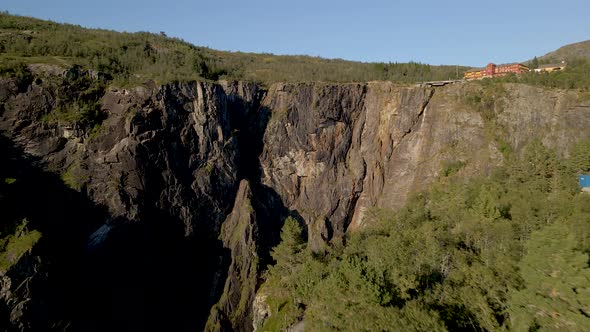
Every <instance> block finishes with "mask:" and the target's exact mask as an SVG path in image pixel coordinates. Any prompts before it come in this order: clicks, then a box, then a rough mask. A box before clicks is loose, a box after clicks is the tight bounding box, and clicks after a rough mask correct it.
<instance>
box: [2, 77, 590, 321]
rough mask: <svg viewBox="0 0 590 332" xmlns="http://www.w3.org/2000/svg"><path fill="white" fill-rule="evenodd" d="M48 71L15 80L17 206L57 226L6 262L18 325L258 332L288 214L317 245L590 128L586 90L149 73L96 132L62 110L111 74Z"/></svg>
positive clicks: (105, 93) (6, 134) (33, 220)
mask: <svg viewBox="0 0 590 332" xmlns="http://www.w3.org/2000/svg"><path fill="white" fill-rule="evenodd" d="M32 69H33V70H34V71H35V75H34V78H33V79H31V80H29V81H24V82H23V81H22V80H21V81H18V80H16V79H7V78H5V79H1V80H0V130H1V131H2V135H3V138H2V149H3V151H2V153H3V154H4V155H6V156H8V155H9V154H8V153H9V152H10V155H11V156H13V157H11V158H12V159H11V160H12V162H14V165H16V166H14V167H13V169H15V170H16V169H20V170H21V171H20V173H18V172H17V173H18V174H20V175H19V176H20V177H21V178H23V180H22V185H21V187H19V188H22V190H21V191H19V194H18V195H20V196H14V195H13V197H18V198H19V199H20V200H15V201H14V202H15V204H12V205H11V206H9V207H8V208H10V209H11V210H14V211H15V212H14V215H15V216H26V217H27V219H28V220H29V226H28V227H30V228H35V229H39V230H41V233H42V234H43V237H42V239H41V240H40V241H39V242H38V243H37V244H35V246H34V247H33V248H32V249H31V250H29V251H28V252H27V254H25V255H22V257H21V258H19V259H18V260H17V261H16V262H15V264H13V266H12V267H11V268H10V269H9V270H8V271H5V272H1V273H2V280H3V281H2V292H1V293H0V299H1V301H2V306H1V307H2V310H0V315H2V316H3V317H1V319H0V321H2V322H6V323H5V324H6V329H46V328H50V327H54V328H55V327H59V328H65V329H67V328H70V329H73V330H81V329H82V330H93V329H94V330H102V329H106V328H109V329H112V327H113V326H116V328H118V329H119V328H120V329H154V328H160V329H172V330H193V329H202V328H204V327H205V322H206V321H207V317H209V322H208V323H207V325H206V327H205V328H206V329H208V330H240V331H248V330H251V329H252V322H251V320H252V305H253V302H254V296H255V291H256V289H257V287H258V283H259V280H258V278H257V277H258V276H259V274H260V272H261V270H262V269H263V267H264V265H265V264H267V263H269V262H270V259H269V254H268V251H269V248H270V247H271V246H273V245H274V244H276V241H277V234H278V230H279V229H280V226H281V222H282V220H283V219H284V218H285V217H286V216H289V215H290V216H293V217H295V218H296V219H298V220H300V221H301V222H303V223H304V224H305V225H306V226H307V236H308V239H309V244H310V246H312V248H313V249H314V250H318V251H319V250H322V249H323V248H324V247H325V246H328V245H330V244H331V243H334V242H338V241H342V239H343V236H344V234H345V233H346V232H348V231H352V230H354V229H358V228H360V227H362V226H363V220H364V219H363V216H364V214H365V213H366V211H367V209H369V208H371V207H373V206H379V207H388V208H397V207H400V206H401V205H402V204H403V203H404V202H405V201H406V199H407V198H408V196H409V195H410V194H411V193H413V192H416V191H418V190H421V189H423V188H425V186H427V185H428V184H429V183H430V182H432V181H433V180H434V179H436V178H437V177H439V176H444V175H445V173H446V172H451V171H452V172H461V173H462V174H464V175H465V176H470V175H472V174H476V173H481V172H483V173H485V172H487V171H489V170H490V169H491V166H493V165H494V164H498V163H501V162H502V160H503V158H504V157H503V152H505V151H506V149H513V150H516V151H518V149H519V148H520V147H521V146H523V144H524V143H525V142H527V141H530V140H532V139H535V138H538V139H541V140H543V142H544V143H545V144H547V145H549V146H552V147H557V148H559V147H566V146H568V145H569V143H570V142H572V141H574V140H577V139H579V138H589V137H590V131H589V130H587V129H586V128H589V127H590V102H589V101H588V100H587V99H584V98H583V96H582V95H580V96H579V95H578V94H577V93H576V92H572V91H560V90H544V89H540V88H533V87H530V86H525V85H516V84H512V85H510V84H507V85H504V86H500V87H498V86H493V87H489V86H488V87H486V86H484V85H480V84H476V83H466V84H457V85H452V86H447V87H443V88H436V89H432V88H422V87H410V86H399V85H395V84H392V83H386V82H371V83H362V84H325V83H306V84H274V85H271V86H270V87H268V88H263V87H261V86H258V85H256V84H252V83H239V82H231V83H230V82H220V83H205V82H188V83H174V84H167V85H163V86H157V85H155V84H153V83H147V84H145V85H144V86H141V87H137V88H132V89H117V88H107V89H105V90H100V95H99V96H98V97H99V98H98V100H99V102H100V115H101V116H100V122H99V123H95V125H94V126H92V127H91V126H88V125H86V126H84V125H83V123H82V122H79V121H78V122H77V121H71V120H68V118H67V117H64V116H63V114H65V113H63V111H62V110H60V107H62V106H60V105H63V104H64V103H63V101H64V100H70V99H71V100H81V99H83V97H84V96H86V95H88V93H89V92H88V90H84V91H80V90H79V89H78V90H77V87H76V85H75V84H73V83H72V84H70V83H68V82H74V81H75V80H76V79H79V78H80V77H86V78H90V79H93V80H100V79H101V78H100V77H99V76H100V75H96V74H93V73H92V72H86V71H83V70H80V69H70V70H62V69H59V68H54V67H51V68H47V67H44V68H32ZM68 96H69V97H68ZM71 96H74V97H75V98H71ZM68 98H69V99H68ZM60 112H61V113H60ZM60 114H61V115H60ZM563 153H567V151H565V150H564V151H563ZM32 179H34V180H32ZM15 195H16V194H15ZM31 210H34V211H31ZM64 278H67V279H64ZM64 280H67V282H65V281H64ZM23 285H24V286H23ZM47 289H52V291H51V292H48V291H46V290H47ZM25 290H26V291H25ZM58 294H59V295H58ZM47 308H51V310H48V309H47ZM211 308H213V309H212V310H211ZM210 310H211V314H210ZM2 327H4V326H2Z"/></svg>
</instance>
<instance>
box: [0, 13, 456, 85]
mask: <svg viewBox="0 0 590 332" xmlns="http://www.w3.org/2000/svg"><path fill="white" fill-rule="evenodd" d="M0 62H1V63H3V64H4V65H11V64H12V65H17V64H19V63H49V64H57V65H64V66H65V65H73V64H78V65H82V66H83V67H85V68H87V69H95V70H99V71H102V72H106V73H109V74H111V75H112V76H113V77H114V78H115V82H114V83H115V84H118V85H133V84H141V83H144V82H146V81H147V80H154V81H156V82H159V83H165V82H168V81H173V80H191V79H209V80H217V79H221V78H223V79H241V80H250V81H259V82H264V83H271V82H278V81H284V82H300V81H332V82H351V81H355V82H359V81H371V80H392V81H396V82H418V81H426V80H437V79H448V78H454V77H456V75H457V73H461V72H462V71H463V70H464V69H465V67H455V66H430V65H426V64H419V63H390V64H385V63H378V64H372V63H361V62H353V61H344V60H338V59H335V60H329V59H322V58H319V57H311V56H276V55H272V54H252V53H241V52H222V51H216V50H212V49H209V48H205V47H197V46H194V45H191V44H189V43H187V42H184V41H182V40H180V39H178V38H168V37H166V35H165V33H160V34H153V33H147V32H139V33H120V32H114V31H107V30H98V29H84V28H82V27H79V26H74V25H69V24H57V23H53V22H49V21H42V20H37V19H33V18H27V17H21V16H13V15H9V14H7V13H0Z"/></svg>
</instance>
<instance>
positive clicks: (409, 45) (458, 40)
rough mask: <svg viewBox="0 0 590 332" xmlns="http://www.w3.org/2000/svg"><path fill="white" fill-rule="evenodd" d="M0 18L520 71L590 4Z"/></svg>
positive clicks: (226, 8)
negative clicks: (510, 66) (513, 66)
mask: <svg viewBox="0 0 590 332" xmlns="http://www.w3.org/2000/svg"><path fill="white" fill-rule="evenodd" d="M0 9H1V10H8V11H9V12H11V13H14V14H19V15H27V16H34V17H38V18H44V19H51V20H54V21H58V22H67V23H74V24H79V25H82V26H86V27H100V28H106V29H113V30H119V31H130V32H133V31H152V32H160V31H164V32H166V34H168V35H169V36H175V37H179V38H182V39H184V40H186V41H189V42H191V43H194V44H196V45H200V46H208V47H211V48H215V49H220V50H229V51H244V52H258V53H260V52H266V53H275V54H307V55H312V56H322V57H326V58H342V59H347V60H357V61H371V62H372V61H385V62H389V61H391V62H395V61H397V62H407V61H411V60H412V61H418V62H423V63H430V64H462V65H471V66H481V65H485V64H486V63H488V62H496V63H506V62H514V61H523V60H527V59H530V58H532V57H533V56H535V55H537V56H538V55H543V54H545V53H547V52H549V51H552V50H554V49H556V48H558V47H560V46H563V45H565V44H569V43H573V42H578V41H583V40H588V39H590V19H588V14H589V12H590V1H589V0H562V1H555V0H553V1H546V0H536V1H532V0H523V1H518V0H513V1H505V0H500V1H478V0H469V1H467V0H456V1H454V0H438V1H431V0H421V1H398V0H390V1H385V0H380V1H377V0H363V1H361V0H356V1H349V0H340V1H331V0H330V1H321V0H315V1H310V0H297V1H281V0H274V1H268V0H261V1H256V0H250V1H245V0H242V1H235V0H222V1H215V0H208V1H200V0H197V1H188V0H179V1H175V0H168V1H152V0H142V1H138V0H128V1H125V0H116V1H113V0H100V1H96V0H92V1H88V0H2V2H1V3H0Z"/></svg>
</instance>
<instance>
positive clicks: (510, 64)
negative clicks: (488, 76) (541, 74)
mask: <svg viewBox="0 0 590 332" xmlns="http://www.w3.org/2000/svg"><path fill="white" fill-rule="evenodd" d="M494 65H495V64H494ZM512 65H521V66H525V67H527V68H528V66H527V65H525V64H522V63H520V62H513V63H504V64H501V65H496V68H502V67H506V66H512ZM482 70H486V67H482V68H471V69H469V70H467V71H466V73H470V72H474V71H482Z"/></svg>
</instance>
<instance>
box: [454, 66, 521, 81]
mask: <svg viewBox="0 0 590 332" xmlns="http://www.w3.org/2000/svg"><path fill="white" fill-rule="evenodd" d="M529 70H530V69H529V67H527V66H525V65H523V64H522V63H514V64H510V65H502V66H497V65H496V64H494V63H489V64H488V65H487V66H486V67H485V68H476V69H472V70H468V71H466V72H465V75H464V78H465V79H475V78H483V77H498V76H504V75H506V74H508V73H515V74H517V75H518V74H522V73H525V72H528V71H529Z"/></svg>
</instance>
